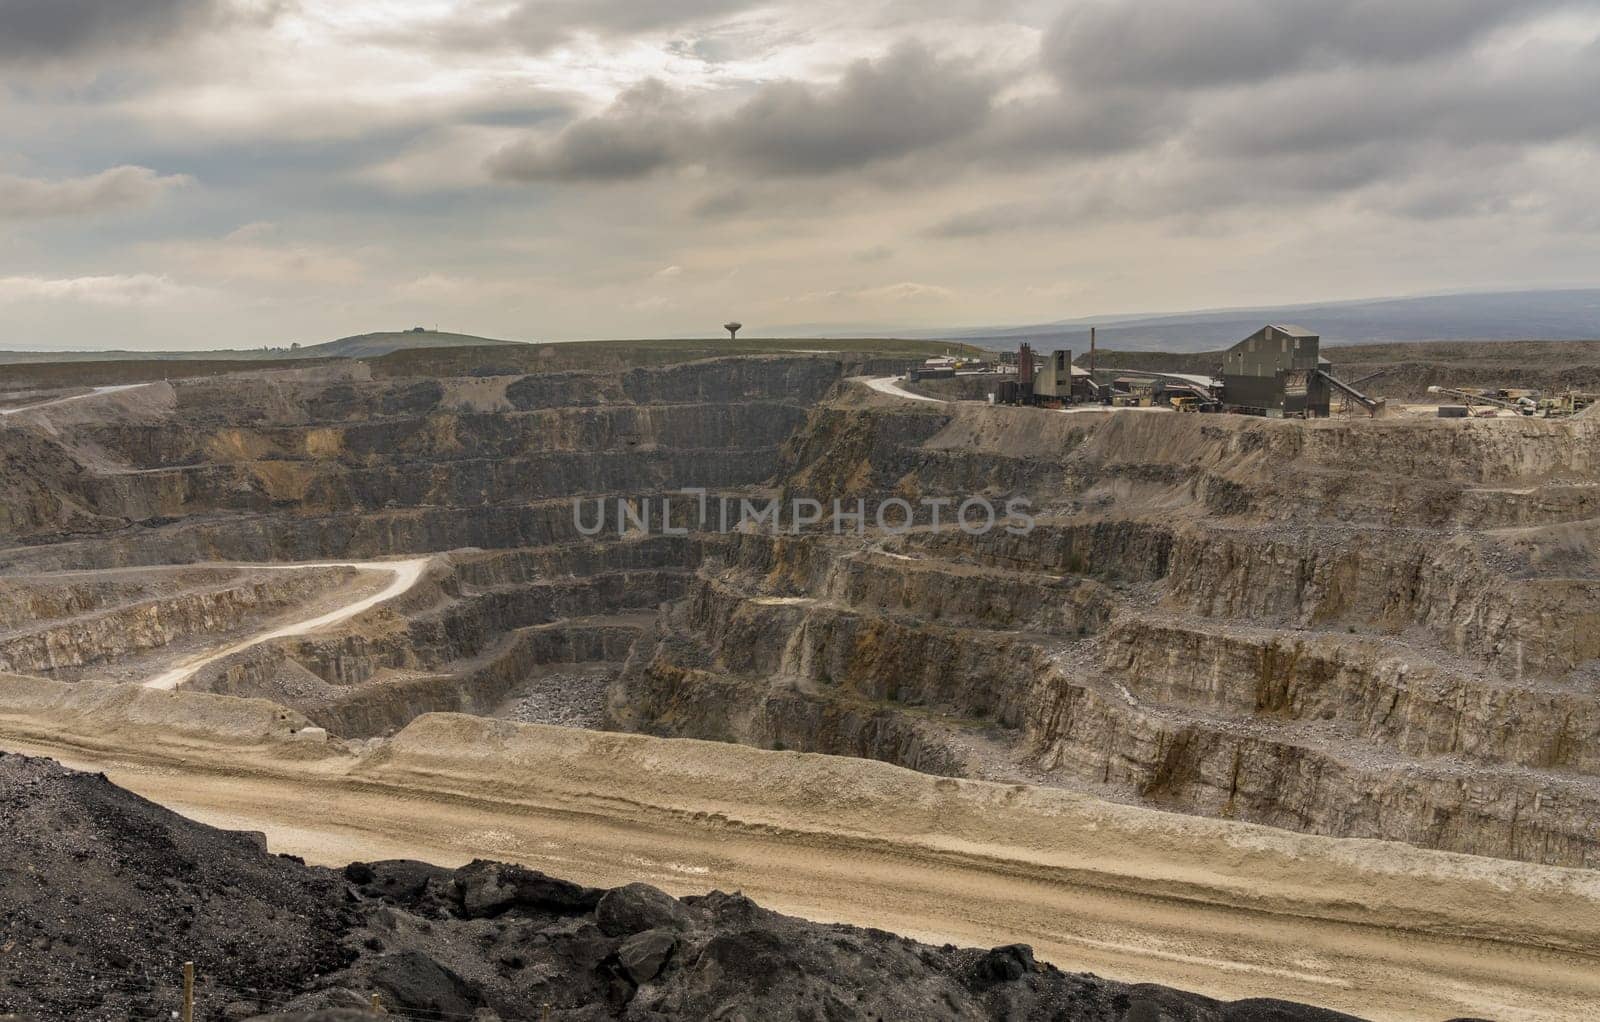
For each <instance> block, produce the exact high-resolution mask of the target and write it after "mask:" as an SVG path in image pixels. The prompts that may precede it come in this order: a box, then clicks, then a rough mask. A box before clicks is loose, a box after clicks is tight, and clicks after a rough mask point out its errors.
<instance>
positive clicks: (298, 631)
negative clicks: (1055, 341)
mask: <svg viewBox="0 0 1600 1022" xmlns="http://www.w3.org/2000/svg"><path fill="white" fill-rule="evenodd" d="M431 560H432V558H430V557H417V558H413V559H411V560H409V561H316V562H312V563H304V564H294V563H290V564H238V565H234V566H235V567H240V568H249V569H251V570H256V571H261V570H266V571H299V570H305V569H308V568H355V569H356V570H358V571H386V572H389V573H390V574H392V575H393V576H394V579H393V581H391V582H390V583H389V584H388V585H387V586H385V587H384V588H383V589H381V590H379V591H378V592H376V593H373V594H372V595H371V596H364V597H362V598H360V599H358V600H352V601H351V602H350V603H347V604H345V605H344V606H342V607H337V608H335V609H334V610H331V611H329V612H327V613H325V614H319V615H317V616H315V617H310V618H306V619H305V620H303V621H293V622H290V623H289V624H286V625H280V626H279V627H277V628H272V629H269V630H267V631H264V632H261V633H260V634H258V635H252V636H250V637H249V638H247V639H243V640H241V641H239V642H235V643H231V644H229V645H227V646H223V647H221V648H219V649H215V650H212V651H211V652H208V653H205V654H202V655H200V656H197V657H193V658H191V659H189V660H186V661H184V662H183V663H181V664H179V665H178V666H177V667H174V668H172V669H171V670H169V671H165V672H163V673H161V674H158V675H156V676H155V677H153V678H147V679H145V681H143V682H141V684H142V685H144V687H145V688H155V689H174V688H177V687H178V686H179V685H182V684H183V683H184V682H185V681H187V680H188V679H189V678H191V677H193V676H194V673H195V672H196V671H198V670H200V668H202V667H204V666H205V665H207V664H210V663H215V662H216V661H218V660H221V659H222V658H224V657H230V656H233V655H234V654H235V653H242V652H244V651H245V650H247V649H249V648H250V647H252V646H259V645H260V644H261V643H263V642H268V641H270V640H272V639H282V638H287V637H289V636H291V635H305V634H307V633H310V632H314V631H316V630H317V629H319V628H330V627H332V626H333V625H336V624H340V623H341V622H344V621H348V620H350V619H351V618H353V617H355V616H356V615H357V614H360V613H362V612H364V611H367V610H371V609H372V608H373V607H376V606H377V605H378V604H380V603H383V602H385V601H387V600H392V599H394V598H395V597H396V596H400V595H402V594H403V593H406V592H408V591H410V589H411V587H412V586H414V585H416V584H417V581H418V580H419V579H421V578H422V573H423V572H424V571H426V570H427V568H428V562H429V561H431Z"/></svg>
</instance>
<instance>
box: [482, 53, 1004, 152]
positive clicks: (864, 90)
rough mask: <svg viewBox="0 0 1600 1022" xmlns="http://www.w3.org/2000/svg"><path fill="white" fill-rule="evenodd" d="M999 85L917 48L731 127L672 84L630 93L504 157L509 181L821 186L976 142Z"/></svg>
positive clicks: (754, 104)
mask: <svg viewBox="0 0 1600 1022" xmlns="http://www.w3.org/2000/svg"><path fill="white" fill-rule="evenodd" d="M994 90H995V83H994V82H993V81H991V80H990V79H989V78H987V77H985V76H982V75H978V74H975V73H972V72H970V71H968V70H967V69H965V68H964V67H963V66H961V65H960V64H959V63H956V62H953V61H942V60H939V59H937V58H935V57H934V56H932V55H931V54H929V53H927V52H926V51H925V50H923V49H921V48H920V47H916V46H902V47H900V48H898V49H896V50H895V51H894V52H892V53H890V54H889V55H887V56H885V57H884V58H883V59H882V60H880V61H876V62H873V61H861V62H859V63H857V64H855V65H853V66H852V67H851V68H850V69H849V70H848V71H847V72H846V74H845V76H844V78H843V79H842V80H841V81H840V82H839V83H837V84H836V85H833V86H829V87H821V88H819V87H815V86H810V85H806V84H802V83H799V82H791V81H785V82H776V83H773V84H771V85H767V86H764V87H762V88H761V89H760V90H759V91H758V92H757V93H756V94H755V95H754V96H752V97H751V98H750V99H749V100H748V101H746V102H745V103H744V104H743V105H742V106H740V107H738V108H737V109H735V110H734V111H733V112H732V113H730V114H728V115H725V116H702V115H697V114H696V113H694V112H692V111H691V110H690V109H689V108H688V104H687V101H686V100H685V99H684V97H682V96H679V95H676V94H674V93H672V92H671V91H670V90H668V89H666V88H665V87H664V86H662V85H661V84H660V83H655V82H651V83H647V84H645V85H643V86H640V87H637V88H635V89H633V90H630V91H629V92H628V93H626V94H624V95H623V96H622V97H621V98H619V99H618V101H617V102H616V103H615V104H613V105H612V107H611V108H609V109H608V110H606V111H604V112H603V113H601V114H599V115H597V116H594V117H590V118H586V119H583V120H580V121H577V122H574V123H573V124H571V125H569V126H567V127H566V128H565V129H563V130H562V131H561V132H560V133H559V134H558V135H556V136H555V137H554V138H553V139H549V140H539V139H530V140H525V141H523V142H519V143H517V144H515V145H513V146H511V147H509V148H508V149H506V150H504V151H502V152H501V153H500V154H498V155H497V156H496V157H495V158H494V159H493V160H492V161H491V163H490V171H491V173H493V174H494V176H495V177H497V178H499V179H501V180H522V181H534V180H555V181H615V180H626V179H632V178H639V177H643V176H645V175H647V174H650V173H652V172H654V171H657V170H661V169H663V168H666V167H669V166H675V165H686V164H705V165H707V166H710V167H712V168H713V169H718V170H725V171H731V172H733V173H736V174H746V175H756V176H767V175H770V176H821V175H827V174H831V173H834V172H838V171H843V170H848V169H855V168H860V167H864V166H866V165H869V164H872V163H875V162H878V161H883V160H889V159H894V158H896V157H902V156H906V155H908V154H910V153H914V152H917V151H920V150H925V149H930V148H934V147H936V146H938V145H940V144H941V143H945V142H948V141H950V140H952V139H955V138H959V137H963V136H967V135H970V134H972V133H973V132H974V131H976V130H977V129H978V128H979V127H980V126H981V125H982V123H983V122H984V120H985V118H986V117H987V115H988V113H989V110H990V104H991V100H992V96H993V93H994Z"/></svg>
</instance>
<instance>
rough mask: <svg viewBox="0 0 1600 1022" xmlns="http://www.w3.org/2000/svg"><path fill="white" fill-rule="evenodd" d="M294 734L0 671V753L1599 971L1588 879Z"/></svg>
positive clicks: (987, 789) (1209, 828)
mask: <svg viewBox="0 0 1600 1022" xmlns="http://www.w3.org/2000/svg"><path fill="white" fill-rule="evenodd" d="M306 728H307V722H306V721H305V719H304V718H303V717H301V716H300V715H299V714H296V713H294V712H293V711H290V710H287V709H284V708H282V707H278V706H276V705H275V704H273V703H270V702H267V701H264V700H255V699H238V698H234V697H228V696H216V695H208V694H204V693H191V692H158V691H150V690H143V689H134V688H130V687H127V686H116V685H102V684H97V683H77V684H62V683H58V682H52V681H48V680H41V679H36V678H15V677H0V747H3V748H6V749H11V750H15V751H24V752H29V753H31V754H43V755H59V756H60V757H62V758H64V759H65V760H68V761H72V762H84V761H86V760H89V761H104V762H124V763H135V764H143V765H147V766H160V767H163V768H170V769H177V770H181V771H183V772H185V773H188V774H192V775H195V776H196V777H200V776H204V775H205V774H207V773H219V774H224V775H247V776H252V777H256V776H259V777H262V778H274V779H278V780H281V781H283V782H285V783H289V784H304V785H311V786H314V787H315V786H333V787H360V788H362V789H366V790H377V789H389V790H394V791H396V792H399V793H403V795H404V797H406V798H418V797H423V796H426V797H429V798H433V799H443V800H455V799H459V800H467V801H472V802H478V803H484V804H501V805H505V806H508V807H509V806H514V807H516V811H527V810H539V809H546V810H555V811H560V812H569V813H570V812H582V813H592V814H596V815H598V816H604V817H608V818H612V819H616V820H619V821H638V822H643V823H652V824H666V825H670V826H675V827H688V828H711V829H715V830H731V831H737V832H745V833H761V834H766V835H775V836H777V837H778V838H780V839H781V840H784V841H790V842H796V843H802V844H807V845H818V844H821V845H830V846H836V847H847V846H852V845H854V846H862V847H871V846H885V845H892V846H895V847H897V848H901V849H904V850H906V851H907V852H908V853H912V854H915V855H917V856H919V857H925V858H929V859H933V860H937V861H939V862H942V863H946V864H949V865H952V866H955V867H959V868H972V869H977V870H992V871H1000V872H1010V871H1015V870H1020V871H1022V872H1025V873H1026V874H1027V875H1029V876H1031V877H1035V878H1038V879H1045V880H1051V881H1056V882H1062V883H1069V884H1087V885H1092V886H1094V887H1096V888H1102V889H1108V890H1116V891H1126V892H1128V893H1137V894H1141V895H1150V894H1152V893H1158V894H1159V896H1160V897H1162V898H1165V899H1172V900H1174V901H1186V902H1194V903H1200V904H1206V905H1218V906H1226V907H1230V908H1236V909H1243V910H1249V911H1258V912H1266V913H1272V914H1282V915H1290V916H1295V917H1300V918H1304V919H1323V920H1330V921H1340V922H1347V923H1353V924H1357V925H1360V926H1373V927H1381V928H1392V929H1402V930H1408V931H1414V932H1417V933H1432V934H1443V935H1451V936H1468V937H1472V938H1475V939H1481V940H1487V941H1494V942H1497V943H1507V944H1518V945H1525V946H1528V947H1535V948H1550V949H1562V950H1566V951H1572V952H1577V953H1580V954H1584V955H1596V956H1600V931H1597V930H1596V928H1595V925H1594V921H1595V920H1596V919H1597V918H1600V875H1597V874H1595V873H1593V872H1591V871H1586V870H1572V869H1562V868H1556V867H1546V866H1536V865H1531V864H1525V863H1517V862H1510V861H1504V860H1497V859H1488V858H1480V857H1475V856H1465V855H1457V854H1451V853H1443V852H1432V851H1425V850H1420V849H1416V848H1413V847H1411V846H1408V845H1402V844H1398V843H1392V842H1382V841H1371V840H1352V839H1336V838H1325V837H1318V836H1313V835H1303V834H1295V833H1291V832H1287V831H1281V830H1276V829H1272V828H1266V827H1259V826H1254V825H1248V824H1240V823H1231V822H1226V821H1220V820H1213V819H1207V818H1201V817H1192V816H1185V815H1179V814H1173V813H1165V812H1161V811H1157V810H1152V809H1146V808H1142V807H1137V806H1129V805H1122V804H1116V803H1110V802H1105V801H1101V800H1098V799H1095V798H1092V797H1089V796H1085V795H1079V794H1075V793H1072V792H1067V791H1063V790H1060V789H1055V788H1038V787H1030V786H1024V785H1000V784H993V783H988V782H982V781H967V780H957V779H952V778H941V777H934V776H929V775H926V774H921V773H917V772H915V771H911V770H907V769H904V768H901V767H897V766H893V765H890V764H886V763H881V762H876V761H868V760H858V759H851V758H846V757H836V756H825V755H816V754H809V753H792V752H775V751H767V750H761V749H756V748H751V747H747V746H740V745H732V744H724V743H716V742H702V741H695V740H689V739H657V738H651V737H647V736H642V735H633V734H622V733H611V732H594V731H585V730H578V729H568V728H558V727H548V726H543V725H531V724H513V723H509V722H504V721H495V720H489V719H485V718H480V717H474V716H468V715H461V714H427V715H425V716H422V717H419V718H417V719H416V720H415V721H413V722H412V723H411V724H410V725H408V726H407V727H406V728H404V729H403V730H402V731H401V732H399V733H398V734H397V735H395V736H394V737H393V738H392V739H388V740H374V741H366V742H351V743H345V742H340V741H337V740H328V739H325V738H324V737H323V736H321V735H320V734H319V733H317V732H315V730H314V729H313V731H311V732H307V731H306ZM222 751H225V752H226V753H227V755H226V756H225V757H219V756H217V755H216V754H217V753H218V752H222Z"/></svg>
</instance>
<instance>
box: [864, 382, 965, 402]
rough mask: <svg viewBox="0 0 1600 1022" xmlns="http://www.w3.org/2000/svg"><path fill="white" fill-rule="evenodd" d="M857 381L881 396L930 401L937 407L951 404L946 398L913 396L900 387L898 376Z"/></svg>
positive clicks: (922, 395) (923, 395)
mask: <svg viewBox="0 0 1600 1022" xmlns="http://www.w3.org/2000/svg"><path fill="white" fill-rule="evenodd" d="M856 379H859V380H860V381H861V382H862V383H865V384H866V385H867V386H868V387H871V388H872V389H873V390H875V391H877V392H878V393H880V394H888V395H889V396H890V397H902V398H905V399H906V400H908V401H930V402H932V403H933V404H936V405H944V404H949V403H950V402H948V401H946V400H945V399H944V398H939V397H928V396H927V395H925V394H913V393H911V391H909V390H906V389H905V388H903V387H901V386H900V383H899V380H900V377H898V376H879V377H875V378H871V379H869V378H867V377H865V376H861V377H856Z"/></svg>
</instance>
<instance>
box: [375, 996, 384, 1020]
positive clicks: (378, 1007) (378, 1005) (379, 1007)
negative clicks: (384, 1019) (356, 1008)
mask: <svg viewBox="0 0 1600 1022" xmlns="http://www.w3.org/2000/svg"><path fill="white" fill-rule="evenodd" d="M372 1013H373V1014H374V1015H383V1014H386V1012H385V1011H384V1010H383V998H381V997H379V996H378V995H377V994H373V995H372Z"/></svg>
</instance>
